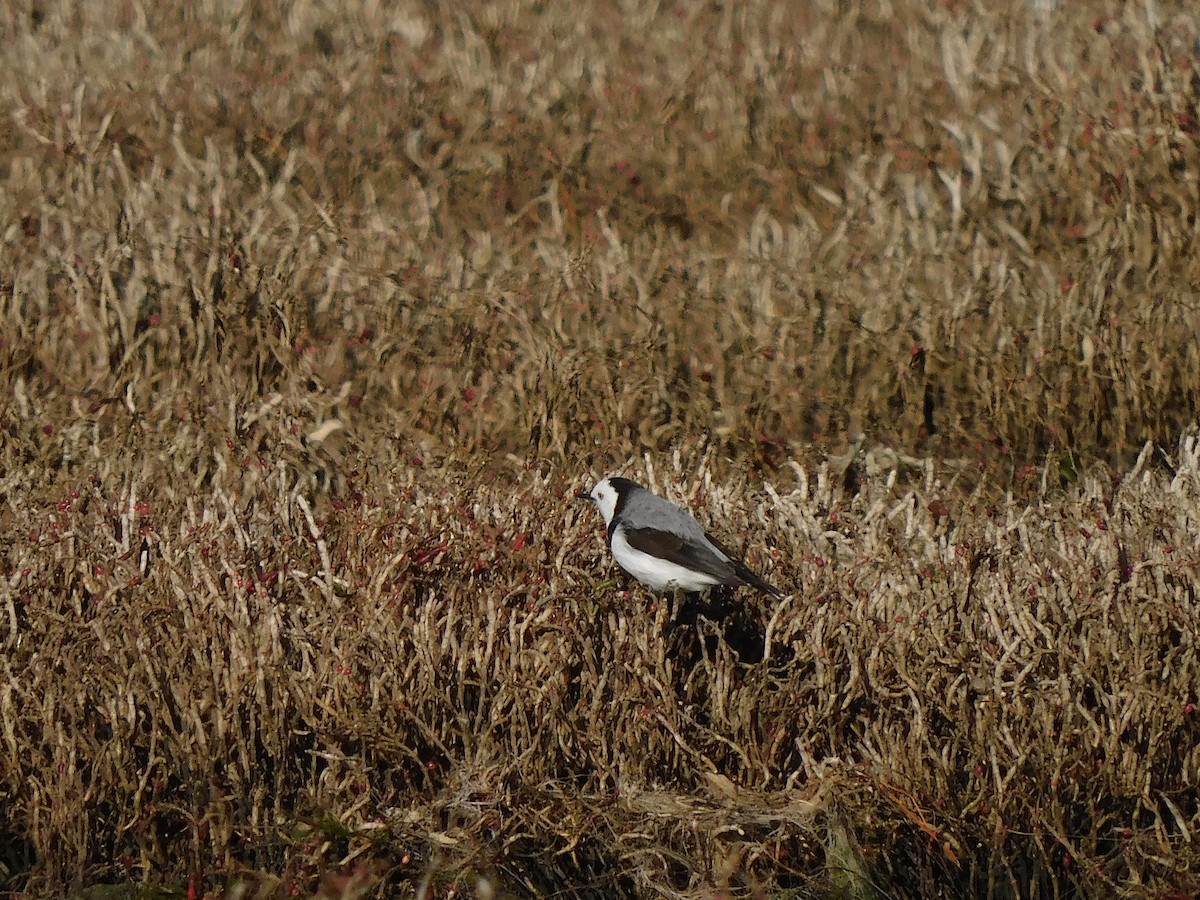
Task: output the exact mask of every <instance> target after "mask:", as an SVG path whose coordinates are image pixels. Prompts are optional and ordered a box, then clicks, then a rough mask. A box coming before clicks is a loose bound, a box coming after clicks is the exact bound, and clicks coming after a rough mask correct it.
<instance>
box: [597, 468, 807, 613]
mask: <svg viewBox="0 0 1200 900" xmlns="http://www.w3.org/2000/svg"><path fill="white" fill-rule="evenodd" d="M575 496H576V497H579V498H580V499H584V500H591V501H592V502H593V503H595V504H596V506H597V507H599V509H600V514H601V515H603V516H604V523H605V524H606V525H607V526H608V541H609V545H610V546H611V547H612V554H613V556H614V557H615V558H616V560H617V562H618V563H619V564H620V566H621V568H622V569H624V570H625V571H626V572H628V573H629V574H630V575H632V576H633V577H634V578H636V579H637V580H638V581H640V582H641V583H642V584H644V585H646V586H647V587H648V588H650V589H651V590H653V591H658V592H662V591H672V590H681V591H686V592H688V593H698V592H700V591H704V590H707V589H708V588H711V587H716V586H718V585H723V586H726V587H740V586H741V585H749V586H750V587H752V588H757V589H758V590H760V591H763V592H764V593H767V594H770V595H771V596H772V597H782V596H783V593H782V592H780V591H779V590H777V589H776V588H774V587H772V586H771V585H769V584H767V582H765V581H763V579H761V578H759V577H758V576H757V575H755V574H754V573H753V572H751V571H750V570H749V569H748V568H746V564H745V563H744V562H742V560H740V559H738V558H737V557H736V556H734V555H733V554H732V553H730V552H729V551H728V550H727V549H725V547H724V546H722V545H721V543H720V542H719V541H718V540H717V539H716V538H714V537H713V536H712V535H711V534H709V533H708V532H707V531H705V530H704V528H703V527H702V526H701V525H700V523H699V522H697V521H696V520H695V519H694V518H693V517H692V514H691V513H689V512H687V511H686V510H683V509H680V508H679V507H678V506H676V505H675V504H674V503H671V502H670V501H669V500H664V499H663V498H662V497H658V496H656V495H654V494H652V493H650V491H648V490H646V489H645V488H644V487H642V486H641V485H640V484H637V483H636V482H633V481H630V480H629V479H628V478H605V479H604V480H603V481H601V482H600V483H599V484H597V485H596V486H595V487H594V488H592V490H591V492H590V493H589V492H588V491H580V492H579V493H577V494H576V495H575Z"/></svg>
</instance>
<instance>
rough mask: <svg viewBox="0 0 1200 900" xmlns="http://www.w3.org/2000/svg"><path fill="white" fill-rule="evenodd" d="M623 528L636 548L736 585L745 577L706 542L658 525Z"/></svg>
mask: <svg viewBox="0 0 1200 900" xmlns="http://www.w3.org/2000/svg"><path fill="white" fill-rule="evenodd" d="M622 531H623V532H624V533H625V540H626V541H628V542H629V546H630V547H632V548H633V549H634V550H641V551H642V552H643V553H648V554H650V555H651V556H657V557H658V558H659V559H665V560H667V562H673V563H675V564H676V565H679V566H683V567H685V568H688V569H693V570H695V571H697V572H703V573H704V574H705V575H711V576H712V577H713V578H715V579H717V580H718V581H719V582H721V584H728V585H736V584H738V583H739V582H740V581H741V580H742V579H740V578H739V577H738V573H737V568H736V567H735V566H734V564H733V563H732V562H728V561H726V560H723V559H721V557H719V556H717V554H715V553H713V552H712V550H711V549H710V548H708V547H705V546H704V545H703V544H699V543H696V542H695V541H689V540H687V539H686V538H682V537H680V536H679V535H677V534H673V533H671V532H670V531H660V530H659V529H657V528H630V527H629V526H628V525H626V526H624V528H622Z"/></svg>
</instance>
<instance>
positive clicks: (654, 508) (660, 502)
mask: <svg viewBox="0 0 1200 900" xmlns="http://www.w3.org/2000/svg"><path fill="white" fill-rule="evenodd" d="M621 512H622V516H623V517H624V519H625V522H626V523H627V524H629V525H631V526H633V527H635V528H657V529H659V530H661V531H670V532H672V533H673V534H678V535H679V536H681V537H685V538H688V539H689V540H693V541H697V542H700V543H705V544H707V543H708V537H707V535H705V533H704V528H703V527H701V525H700V523H699V522H697V521H696V520H695V519H694V518H693V517H692V514H691V513H689V512H688V511H687V510H684V509H680V508H679V507H678V506H676V505H675V504H674V503H672V502H670V501H669V500H664V499H663V498H662V497H659V496H657V495H655V494H652V493H650V492H649V491H647V490H645V489H642V490H639V491H635V492H634V493H633V494H632V495H631V496H629V497H628V498H626V500H625V506H624V509H622V511H621ZM713 549H714V550H715V549H716V548H715V547H714V548H713ZM722 555H724V554H722Z"/></svg>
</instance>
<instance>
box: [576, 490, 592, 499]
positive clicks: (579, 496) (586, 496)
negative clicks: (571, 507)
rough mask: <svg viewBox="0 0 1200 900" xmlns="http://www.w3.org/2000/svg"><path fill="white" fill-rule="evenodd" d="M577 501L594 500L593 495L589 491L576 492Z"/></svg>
mask: <svg viewBox="0 0 1200 900" xmlns="http://www.w3.org/2000/svg"><path fill="white" fill-rule="evenodd" d="M575 499H576V500H591V499H592V495H591V494H589V493H588V492H587V491H576V492H575Z"/></svg>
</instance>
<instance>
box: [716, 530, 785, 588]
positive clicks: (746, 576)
mask: <svg viewBox="0 0 1200 900" xmlns="http://www.w3.org/2000/svg"><path fill="white" fill-rule="evenodd" d="M704 536H705V537H706V538H708V540H709V542H710V543H711V544H712V545H713V546H714V547H716V548H717V549H718V550H720V551H721V552H722V553H724V554H725V555H726V556H727V557H729V565H730V567H731V568H732V569H733V574H734V575H735V576H736V577H737V583H739V584H745V585H749V586H750V587H752V588H755V589H756V590H760V591H762V592H763V593H764V594H770V595H771V596H772V597H782V596H783V591H781V590H779V589H778V588H776V587H774V586H772V585H770V584H768V583H767V582H766V581H764V580H763V579H762V578H760V577H759V576H757V575H755V574H754V573H753V572H751V571H750V569H749V567H747V565H746V564H745V563H744V562H742V561H741V560H740V559H739V558H738V557H737V556H736V555H735V554H734V553H733V551H731V550H730V549H729V548H728V547H726V546H725V545H724V544H722V543H721V542H720V541H718V540H717V539H716V538H715V537H713V536H712V535H711V534H709V533H708V532H707V531H706V532H705V533H704Z"/></svg>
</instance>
